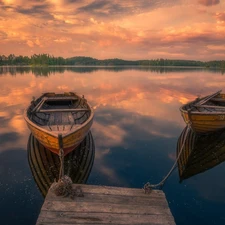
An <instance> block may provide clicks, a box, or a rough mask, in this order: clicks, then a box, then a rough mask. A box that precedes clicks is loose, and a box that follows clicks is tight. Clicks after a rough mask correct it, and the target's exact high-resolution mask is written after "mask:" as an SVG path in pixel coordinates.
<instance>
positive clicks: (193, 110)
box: [180, 91, 225, 133]
mask: <svg viewBox="0 0 225 225" xmlns="http://www.w3.org/2000/svg"><path fill="white" fill-rule="evenodd" d="M180 111H181V115H182V117H183V119H184V121H185V123H186V124H189V125H190V126H191V128H192V130H193V131H195V132H197V133H207V132H213V131H216V130H219V129H223V128H225V94H223V93H221V91H218V92H216V93H214V94H212V95H209V96H206V97H204V98H201V99H199V98H197V99H196V100H195V101H192V102H190V103H187V104H185V105H183V106H182V107H181V108H180Z"/></svg>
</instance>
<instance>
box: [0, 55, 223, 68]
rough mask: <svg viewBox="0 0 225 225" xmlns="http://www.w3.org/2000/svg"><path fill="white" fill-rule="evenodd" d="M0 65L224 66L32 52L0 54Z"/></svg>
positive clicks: (220, 63)
mask: <svg viewBox="0 0 225 225" xmlns="http://www.w3.org/2000/svg"><path fill="white" fill-rule="evenodd" d="M0 65H2V66H3V65H17V66H27V65H30V66H51V65H59V66H61V65H65V66H70V65H75V66H194V67H209V68H222V69H224V68H225V60H214V61H208V62H202V61H195V60H173V59H162V58H161V59H150V60H123V59H117V58H115V59H104V60H99V59H95V58H91V57H83V56H76V57H71V58H63V57H54V56H51V55H49V54H34V55H32V56H30V57H29V56H21V55H20V56H15V55H14V54H10V55H8V56H5V55H0Z"/></svg>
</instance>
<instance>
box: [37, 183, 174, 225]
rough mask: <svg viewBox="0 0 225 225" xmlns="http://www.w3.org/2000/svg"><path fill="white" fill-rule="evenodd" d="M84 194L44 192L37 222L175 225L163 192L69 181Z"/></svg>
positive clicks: (40, 224)
mask: <svg viewBox="0 0 225 225" xmlns="http://www.w3.org/2000/svg"><path fill="white" fill-rule="evenodd" d="M78 186H79V187H81V189H82V191H83V194H84V197H75V198H74V199H71V198H70V197H62V196H55V195H54V194H53V193H52V192H51V190H50V191H49V192H48V194H47V197H46V199H45V202H44V204H43V206H42V209H41V213H40V215H39V218H38V220H37V225H42V224H43V225H44V224H137V225H138V224H149V225H156V224H158V225H160V224H163V225H166V224H168V225H175V222H174V219H173V216H172V214H171V212H170V209H169V207H168V204H167V201H166V198H165V194H164V193H163V192H162V191H159V190H153V191H152V192H151V193H150V194H145V193H144V191H143V190H142V189H135V188H120V187H107V186H94V185H80V184H79V185H78V184H73V188H74V189H75V188H76V187H78Z"/></svg>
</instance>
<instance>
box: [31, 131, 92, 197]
mask: <svg viewBox="0 0 225 225" xmlns="http://www.w3.org/2000/svg"><path fill="white" fill-rule="evenodd" d="M27 154H28V162H29V165H30V169H31V172H32V174H33V178H34V180H35V182H36V184H37V186H38V188H39V190H40V192H41V193H42V195H43V196H44V197H45V196H46V194H47V192H48V189H49V188H50V186H51V184H52V183H53V182H54V181H55V180H56V181H57V180H58V178H59V171H60V166H61V163H60V160H59V157H58V156H57V155H56V154H54V153H52V152H51V151H49V150H48V149H46V148H45V147H44V146H43V145H42V144H41V143H40V142H39V141H38V140H37V139H36V138H35V137H34V136H33V135H32V134H31V135H30V138H29V140H28V144H27ZM94 156H95V145H94V140H93V138H92V134H91V132H89V133H88V134H87V136H86V137H85V138H84V140H83V141H82V142H81V143H80V144H79V145H78V146H77V147H76V149H75V150H74V151H72V152H70V153H69V154H67V155H66V156H65V157H64V174H65V175H67V176H69V177H70V178H71V180H72V181H73V183H78V184H81V183H86V181H87V179H88V177H89V174H90V172H91V169H92V166H93V162H94Z"/></svg>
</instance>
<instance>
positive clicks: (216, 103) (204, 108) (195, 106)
mask: <svg viewBox="0 0 225 225" xmlns="http://www.w3.org/2000/svg"><path fill="white" fill-rule="evenodd" d="M183 109H184V110H187V111H189V110H191V111H192V112H193V111H194V112H204V113H205V112H208V113H210V112H221V111H224V112H225V94H217V95H216V96H214V97H211V98H210V97H208V98H207V97H205V98H203V99H202V100H199V99H196V100H195V101H194V102H191V103H190V104H186V105H184V106H183Z"/></svg>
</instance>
